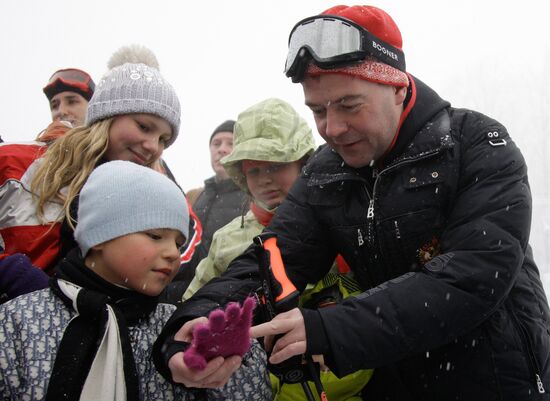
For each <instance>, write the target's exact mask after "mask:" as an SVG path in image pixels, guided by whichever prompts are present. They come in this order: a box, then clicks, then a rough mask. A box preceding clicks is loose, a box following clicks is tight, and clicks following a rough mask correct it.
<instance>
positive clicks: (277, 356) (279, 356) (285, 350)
mask: <svg viewBox="0 0 550 401" xmlns="http://www.w3.org/2000/svg"><path fill="white" fill-rule="evenodd" d="M281 340H282V338H281V339H279V341H277V342H276V343H275V347H273V351H272V352H271V356H270V357H269V362H271V363H273V364H277V363H281V362H284V361H286V360H287V359H289V358H291V357H293V356H295V355H302V354H304V353H305V352H306V342H305V341H294V342H292V343H290V344H287V345H284V346H282V345H279V342H280V341H281Z"/></svg>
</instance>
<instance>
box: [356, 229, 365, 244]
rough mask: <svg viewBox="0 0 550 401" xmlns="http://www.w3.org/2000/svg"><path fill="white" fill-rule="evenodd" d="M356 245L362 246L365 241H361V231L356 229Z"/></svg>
mask: <svg viewBox="0 0 550 401" xmlns="http://www.w3.org/2000/svg"><path fill="white" fill-rule="evenodd" d="M357 243H358V244H359V246H361V245H363V244H364V243H365V240H364V239H363V234H361V229H360V228H358V229H357Z"/></svg>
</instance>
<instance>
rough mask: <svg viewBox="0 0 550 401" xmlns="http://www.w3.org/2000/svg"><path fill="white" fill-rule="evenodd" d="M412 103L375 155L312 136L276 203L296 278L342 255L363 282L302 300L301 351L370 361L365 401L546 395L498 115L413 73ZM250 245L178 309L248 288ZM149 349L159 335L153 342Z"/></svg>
mask: <svg viewBox="0 0 550 401" xmlns="http://www.w3.org/2000/svg"><path fill="white" fill-rule="evenodd" d="M407 101H408V102H409V104H410V103H411V102H412V103H413V107H412V110H411V112H410V114H409V115H408V117H407V118H406V120H405V121H404V124H403V126H402V128H401V130H400V133H399V138H398V141H397V144H396V146H395V148H394V149H393V150H392V151H391V153H390V154H389V155H388V156H387V157H386V159H385V165H384V166H380V168H378V169H371V168H363V169H352V168H350V167H348V166H346V165H345V164H344V163H343V161H342V159H341V158H340V156H339V155H338V154H336V153H335V152H333V151H332V150H330V149H329V148H328V147H323V148H322V149H321V150H320V151H319V152H318V153H316V154H315V155H314V156H313V157H312V158H311V159H310V161H309V163H308V164H307V166H306V169H305V170H304V172H303V174H302V176H301V178H300V179H299V180H298V182H297V183H296V184H295V185H294V187H293V188H292V190H291V191H290V193H289V195H288V198H287V201H285V202H284V203H283V204H282V205H281V206H280V207H279V209H278V212H277V215H276V216H275V218H274V219H273V220H272V222H271V225H270V226H269V227H268V230H271V231H273V232H275V233H276V234H277V236H278V243H279V246H280V248H281V252H282V255H283V259H284V262H285V265H286V268H287V273H288V275H289V277H290V279H291V280H292V282H293V283H294V284H295V285H296V286H297V287H298V288H299V289H303V288H304V287H305V285H306V283H308V282H315V281H316V280H319V279H320V278H321V277H322V276H323V275H324V274H326V272H327V271H328V269H329V268H330V265H331V262H332V260H333V259H334V257H335V256H336V254H338V253H340V254H341V255H342V256H343V257H344V258H345V259H346V261H347V263H348V264H349V265H350V268H351V269H352V271H353V272H354V274H355V277H356V279H357V280H358V281H359V282H360V283H361V285H362V287H363V288H364V290H365V291H364V292H363V293H362V294H361V295H359V296H357V297H355V298H348V299H346V300H345V301H344V302H343V303H342V304H341V305H338V306H334V307H331V308H324V309H320V310H314V311H308V310H302V313H303V315H304V321H305V327H306V333H307V352H308V353H310V354H323V355H324V356H325V362H326V364H327V365H328V366H329V367H330V368H331V370H333V371H334V372H335V373H336V374H338V375H345V374H347V373H349V372H353V371H355V370H358V369H363V368H373V367H374V368H375V373H374V376H373V379H372V380H371V382H370V383H369V385H368V386H367V387H366V394H365V395H364V398H365V399H368V400H396V401H397V400H400V401H406V400H430V401H442V400H465V401H474V400H484V401H486V400H501V401H502V400H507V401H518V400H522V401H524V400H550V395H549V394H548V393H540V392H543V391H545V390H546V391H550V365H549V356H550V334H549V330H550V329H549V328H550V312H549V309H548V302H547V299H546V296H545V294H544V291H543V288H542V284H541V281H540V278H539V272H538V270H537V268H536V266H535V264H534V262H533V258H532V253H531V250H530V248H529V245H528V240H529V231H530V219H531V195H530V191H529V185H528V181H527V169H526V165H525V162H524V159H523V157H522V155H521V153H520V151H519V149H518V148H517V147H516V145H515V144H514V142H512V140H511V139H510V137H509V136H508V133H507V132H506V129H505V128H504V127H503V126H502V125H501V124H499V123H498V122H496V121H494V120H492V119H490V118H488V117H486V116H484V115H482V114H480V113H476V112H473V111H470V110H464V109H455V108H451V107H450V106H449V104H448V103H446V102H444V101H443V100H441V98H439V96H438V95H437V94H436V93H435V92H433V91H432V90H431V89H430V88H428V87H427V86H425V85H424V84H422V83H421V82H420V81H418V80H416V79H414V78H413V86H412V88H410V89H409V96H408V100H407ZM256 266H257V262H256V261H255V259H254V252H252V250H251V249H249V250H248V251H247V252H246V253H245V254H243V256H241V257H240V258H237V259H235V260H234V261H233V263H232V265H231V266H230V267H229V269H228V270H227V272H226V274H225V275H224V276H222V277H221V278H220V279H215V280H213V281H211V282H210V283H209V284H207V285H206V286H205V287H203V288H202V289H201V290H199V291H198V292H197V294H196V295H195V297H193V298H191V299H190V300H189V301H187V302H186V303H185V304H184V305H183V306H182V307H180V308H179V309H178V310H177V312H176V313H175V315H174V316H173V317H172V319H171V320H170V322H169V323H168V324H167V327H166V328H165V330H164V331H163V333H162V334H161V337H160V340H159V341H165V340H166V338H167V336H169V335H170V334H171V333H173V332H174V331H175V330H177V329H178V328H179V327H180V326H181V323H182V322H184V321H186V320H188V319H189V318H191V317H193V316H198V315H203V314H205V313H206V312H207V311H208V310H210V309H213V308H215V307H216V305H217V303H221V304H223V303H225V302H227V301H228V300H230V299H235V298H237V299H238V298H242V297H244V296H245V295H246V294H247V293H248V292H249V291H251V290H253V289H255V288H257V286H258V281H257V278H256V276H254V275H253V272H254V271H255V269H257V267H256ZM157 347H158V345H157Z"/></svg>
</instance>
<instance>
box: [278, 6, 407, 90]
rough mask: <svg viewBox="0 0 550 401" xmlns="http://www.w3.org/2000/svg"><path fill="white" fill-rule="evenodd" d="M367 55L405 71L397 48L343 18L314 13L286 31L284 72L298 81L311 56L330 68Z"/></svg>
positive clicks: (401, 55)
mask: <svg viewBox="0 0 550 401" xmlns="http://www.w3.org/2000/svg"><path fill="white" fill-rule="evenodd" d="M368 56H372V57H374V58H376V59H377V60H379V61H380V62H382V63H384V64H388V65H390V66H392V67H394V68H397V69H398V70H400V71H403V72H406V65H405V55H404V54H403V52H402V51H401V50H399V49H397V48H396V47H394V46H392V45H390V44H389V43H386V42H384V41H383V40H381V39H379V38H377V37H376V36H374V35H373V34H372V33H370V32H369V31H367V30H366V29H365V28H363V27H362V26H360V25H358V24H356V23H355V22H353V21H350V20H348V19H347V18H343V17H339V16H334V15H317V16H314V17H309V18H306V19H303V20H302V21H300V22H298V23H297V24H296V25H295V26H294V28H293V29H292V31H291V32H290V37H289V40H288V56H287V59H286V64H285V73H286V75H287V76H288V77H290V78H292V81H293V82H299V81H301V80H302V79H303V76H304V73H305V71H306V68H307V66H308V64H309V62H310V61H311V60H313V62H314V63H315V64H316V65H317V66H318V67H320V68H323V69H331V68H337V67H343V66H346V65H350V64H354V63H358V62H362V61H363V60H365V59H366V58H367V57H368Z"/></svg>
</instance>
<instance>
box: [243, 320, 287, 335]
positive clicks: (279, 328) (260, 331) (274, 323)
mask: <svg viewBox="0 0 550 401" xmlns="http://www.w3.org/2000/svg"><path fill="white" fill-rule="evenodd" d="M280 316H282V315H277V316H275V318H273V320H271V321H269V322H267V323H262V324H259V325H257V326H253V327H251V328H250V336H251V337H253V338H258V337H266V336H274V335H276V334H283V333H286V332H287V331H289V330H290V329H292V322H291V321H289V320H286V319H284V317H283V318H281V317H280Z"/></svg>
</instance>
